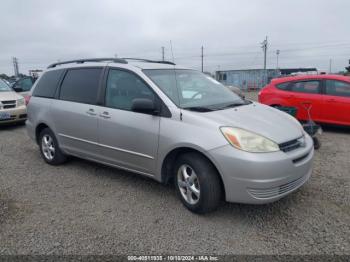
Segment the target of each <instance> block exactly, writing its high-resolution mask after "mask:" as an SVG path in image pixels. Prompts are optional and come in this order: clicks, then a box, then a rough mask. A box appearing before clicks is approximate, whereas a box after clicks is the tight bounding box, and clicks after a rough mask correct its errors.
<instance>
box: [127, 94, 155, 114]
mask: <svg viewBox="0 0 350 262" xmlns="http://www.w3.org/2000/svg"><path fill="white" fill-rule="evenodd" d="M131 110H132V111H134V112H138V113H144V114H151V115H157V114H158V113H159V109H158V108H157V105H156V104H155V102H154V101H153V100H151V99H148V98H135V99H134V100H132V105H131Z"/></svg>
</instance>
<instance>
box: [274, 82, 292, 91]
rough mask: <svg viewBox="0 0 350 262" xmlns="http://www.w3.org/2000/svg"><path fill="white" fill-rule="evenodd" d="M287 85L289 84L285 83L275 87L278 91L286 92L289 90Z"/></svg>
mask: <svg viewBox="0 0 350 262" xmlns="http://www.w3.org/2000/svg"><path fill="white" fill-rule="evenodd" d="M289 84H290V82H286V83H282V84H278V85H276V87H277V88H278V89H280V90H285V91H287V90H289V89H288V86H289Z"/></svg>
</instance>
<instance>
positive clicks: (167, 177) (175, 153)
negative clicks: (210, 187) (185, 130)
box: [161, 146, 226, 198]
mask: <svg viewBox="0 0 350 262" xmlns="http://www.w3.org/2000/svg"><path fill="white" fill-rule="evenodd" d="M190 152H193V153H197V154H200V155H201V156H203V157H204V158H206V159H207V160H208V161H210V163H211V164H212V165H213V167H214V168H215V170H216V171H217V173H218V175H219V180H220V185H221V188H222V190H223V198H225V196H226V192H225V185H224V182H223V178H222V175H221V173H220V170H219V169H218V167H217V165H216V164H215V162H214V161H213V160H212V159H211V158H210V156H208V155H207V154H206V153H205V152H203V151H201V150H199V149H197V148H194V147H189V146H181V147H177V148H174V149H172V150H171V151H169V152H168V153H167V154H166V156H165V158H164V159H163V161H162V165H161V182H162V183H164V184H168V183H169V182H170V181H171V180H172V179H173V174H174V173H173V167H174V164H175V162H176V159H177V158H178V157H179V156H180V155H182V154H185V153H190Z"/></svg>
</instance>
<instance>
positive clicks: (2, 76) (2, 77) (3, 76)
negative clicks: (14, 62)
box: [0, 74, 10, 80]
mask: <svg viewBox="0 0 350 262" xmlns="http://www.w3.org/2000/svg"><path fill="white" fill-rule="evenodd" d="M0 78H1V79H5V80H8V79H9V78H10V77H9V76H8V75H6V74H0Z"/></svg>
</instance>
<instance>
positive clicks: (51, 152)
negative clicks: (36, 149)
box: [39, 128, 67, 165]
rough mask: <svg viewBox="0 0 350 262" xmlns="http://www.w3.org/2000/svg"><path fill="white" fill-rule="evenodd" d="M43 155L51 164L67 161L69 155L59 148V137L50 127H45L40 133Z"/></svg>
mask: <svg viewBox="0 0 350 262" xmlns="http://www.w3.org/2000/svg"><path fill="white" fill-rule="evenodd" d="M39 146H40V152H41V156H42V157H43V159H44V160H45V162H46V163H48V164H50V165H60V164H63V163H64V162H66V160H67V157H66V156H65V155H64V154H63V152H62V151H61V149H60V148H59V145H58V142H57V139H56V137H55V135H54V133H53V132H52V131H51V129H50V128H45V129H43V130H42V131H41V132H40V135H39Z"/></svg>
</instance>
